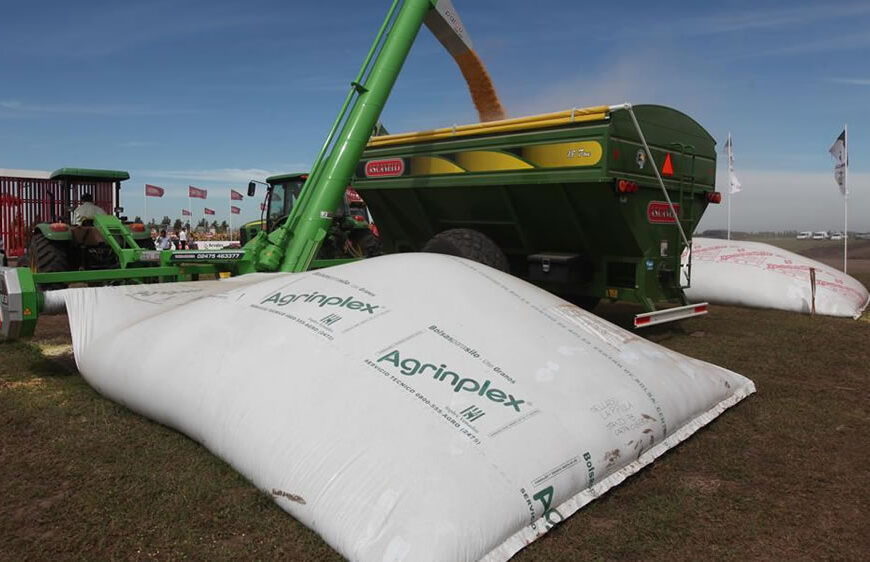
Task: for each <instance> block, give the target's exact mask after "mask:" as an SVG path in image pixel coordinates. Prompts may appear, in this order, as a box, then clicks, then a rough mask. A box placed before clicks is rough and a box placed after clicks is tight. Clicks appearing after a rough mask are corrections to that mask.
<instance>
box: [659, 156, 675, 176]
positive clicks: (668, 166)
mask: <svg viewBox="0 0 870 562" xmlns="http://www.w3.org/2000/svg"><path fill="white" fill-rule="evenodd" d="M662 175H663V176H672V175H674V163H673V162H671V153H670V152H669V153H667V154H666V155H665V163H664V164H662Z"/></svg>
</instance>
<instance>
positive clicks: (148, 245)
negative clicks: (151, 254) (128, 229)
mask: <svg viewBox="0 0 870 562" xmlns="http://www.w3.org/2000/svg"><path fill="white" fill-rule="evenodd" d="M136 244H138V245H139V247H140V248H144V249H146V250H154V249H155V248H156V246H155V245H154V240H152V239H151V238H139V239H137V240H136Z"/></svg>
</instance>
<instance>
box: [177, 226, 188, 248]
mask: <svg viewBox="0 0 870 562" xmlns="http://www.w3.org/2000/svg"><path fill="white" fill-rule="evenodd" d="M178 249H179V250H186V249H187V227H186V226H185V227H184V228H182V229H181V232H179V233H178Z"/></svg>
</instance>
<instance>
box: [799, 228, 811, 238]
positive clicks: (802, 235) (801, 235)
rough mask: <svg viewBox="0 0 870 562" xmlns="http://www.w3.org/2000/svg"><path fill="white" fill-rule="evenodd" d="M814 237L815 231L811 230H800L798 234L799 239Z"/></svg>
mask: <svg viewBox="0 0 870 562" xmlns="http://www.w3.org/2000/svg"><path fill="white" fill-rule="evenodd" d="M812 237H813V233H812V232H810V231H809V230H805V231H803V232H799V233H798V235H797V239H798V240H809V239H810V238H812Z"/></svg>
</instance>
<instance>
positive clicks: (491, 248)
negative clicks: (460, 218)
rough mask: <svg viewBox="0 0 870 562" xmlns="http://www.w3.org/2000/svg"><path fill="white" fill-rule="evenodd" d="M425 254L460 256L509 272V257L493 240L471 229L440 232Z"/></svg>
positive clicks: (425, 248) (431, 240)
mask: <svg viewBox="0 0 870 562" xmlns="http://www.w3.org/2000/svg"><path fill="white" fill-rule="evenodd" d="M423 251H424V252H430V253H433V254H447V255H449V256H458V257H460V258H465V259H469V260H471V261H476V262H477V263H482V264H483V265H488V266H489V267H492V268H495V269H498V270H499V271H505V272H508V271H509V270H510V266H509V264H508V259H507V256H506V255H505V254H504V252H502V251H501V248H499V247H498V245H497V244H496V243H495V242H493V241H492V239H491V238H489V237H488V236H486V235H485V234H482V233H480V232H478V231H476V230H471V229H470V228H453V229H450V230H445V231H444V232H439V233H438V234H436V235H435V236H433V237H432V238H431V239H430V240H429V241H428V242H426V245H425V246H423Z"/></svg>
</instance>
